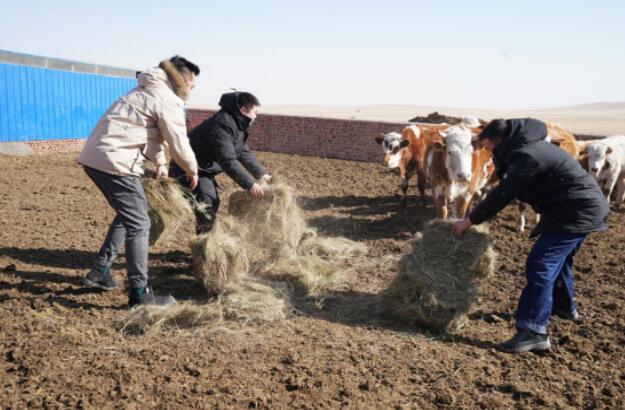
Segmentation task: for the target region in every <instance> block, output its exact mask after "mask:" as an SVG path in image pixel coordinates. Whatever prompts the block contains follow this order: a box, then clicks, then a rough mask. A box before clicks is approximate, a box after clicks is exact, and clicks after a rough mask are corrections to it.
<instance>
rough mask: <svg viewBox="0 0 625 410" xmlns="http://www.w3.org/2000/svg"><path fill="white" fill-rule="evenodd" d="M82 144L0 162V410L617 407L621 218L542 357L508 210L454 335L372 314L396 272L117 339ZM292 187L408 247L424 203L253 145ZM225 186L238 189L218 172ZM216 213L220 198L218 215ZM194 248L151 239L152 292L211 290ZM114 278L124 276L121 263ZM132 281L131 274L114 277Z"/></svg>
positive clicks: (623, 328) (586, 262)
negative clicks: (284, 305)
mask: <svg viewBox="0 0 625 410" xmlns="http://www.w3.org/2000/svg"><path fill="white" fill-rule="evenodd" d="M74 158H75V154H55V155H46V156H38V157H28V158H10V157H1V156H0V170H1V172H0V329H2V330H1V333H0V406H2V408H6V409H9V408H13V409H21V408H29V407H30V408H145V407H148V408H154V407H155V408H337V407H346V408H355V409H361V408H419V409H427V408H445V407H448V408H471V409H473V408H510V407H514V408H537V407H548V408H567V407H575V408H616V407H621V406H623V403H622V398H623V388H624V385H625V356H624V353H625V352H624V350H625V349H624V347H623V346H624V344H625V320H624V319H625V318H624V314H623V308H624V306H625V301H624V299H625V293H624V292H623V289H625V275H624V274H625V272H624V271H625V264H624V255H625V253H624V251H625V231H624V230H623V228H622V226H623V224H624V222H625V216H624V215H623V212H622V211H621V210H618V209H615V210H614V212H613V213H612V214H611V216H610V220H609V222H610V230H609V231H608V232H606V233H600V234H595V235H592V236H591V237H590V238H589V239H588V240H587V242H586V243H585V245H584V246H583V247H582V249H581V251H580V252H579V254H578V256H577V258H576V271H577V273H576V281H577V282H576V284H577V300H578V304H579V308H580V311H581V313H582V314H583V316H584V322H583V323H581V324H579V325H576V324H573V323H571V322H567V321H563V320H561V319H558V318H554V319H553V320H552V322H551V325H550V331H551V340H552V343H553V348H552V350H551V351H550V352H549V353H544V354H534V353H528V354H523V355H509V354H505V353H501V352H498V351H497V350H496V349H495V345H496V344H497V343H499V342H501V341H503V340H505V339H507V338H508V337H510V336H511V334H512V332H513V318H512V316H513V312H514V309H515V305H516V301H517V297H518V295H519V294H520V291H521V289H522V286H523V283H524V279H523V276H522V272H523V263H524V260H525V255H526V253H527V252H528V250H529V248H530V246H531V240H530V239H529V238H528V235H527V233H526V234H524V235H520V234H517V233H516V232H515V231H514V227H515V222H514V219H515V215H516V214H515V211H514V209H508V210H506V211H505V212H504V213H503V215H502V216H501V217H499V218H498V219H497V220H495V221H494V222H493V223H492V224H491V228H492V232H493V235H494V237H495V242H496V248H497V251H498V252H499V254H500V258H499V261H498V264H497V272H496V274H495V276H494V277H492V278H490V279H488V280H487V282H486V283H485V285H484V286H483V287H482V289H481V291H480V300H479V302H478V304H477V306H476V307H475V310H474V311H473V312H472V313H471V316H470V317H471V320H470V322H469V323H468V325H467V326H466V327H465V329H463V330H462V331H461V332H460V333H458V334H456V335H453V336H437V335H432V334H430V333H428V332H427V331H426V330H424V329H419V328H416V327H412V328H405V327H404V328H400V327H397V326H394V325H393V324H392V323H389V322H385V321H382V320H380V319H379V318H378V315H377V314H376V303H377V299H376V293H377V292H378V291H379V290H380V289H383V288H384V287H385V286H386V285H387V284H388V283H389V282H390V280H391V278H392V277H393V276H394V274H395V273H394V272H393V270H392V269H382V268H367V269H365V270H359V271H358V272H357V274H356V277H355V278H354V279H353V281H352V282H351V284H350V285H349V286H347V287H346V288H345V289H343V290H340V291H334V292H330V293H328V294H325V295H322V297H321V298H319V299H318V300H316V303H306V304H302V305H301V306H300V307H299V309H298V310H299V311H298V312H297V313H295V314H294V316H293V317H292V318H290V319H289V320H288V321H287V322H286V323H280V324H275V325H266V326H256V327H245V328H243V329H242V330H240V331H234V332H233V331H222V332H217V333H211V334H199V335H188V334H187V335H185V334H179V333H167V334H161V335H156V336H136V335H135V336H124V335H122V334H120V332H119V331H118V330H116V328H115V326H114V323H115V321H116V320H118V319H120V318H122V317H123V316H124V315H125V310H124V307H123V305H124V303H125V302H126V289H125V287H122V289H118V290H116V291H113V292H109V293H100V292H93V291H91V290H88V289H84V288H83V287H82V286H81V285H80V276H81V275H82V274H84V272H85V271H86V270H87V269H89V268H90V267H91V264H92V263H93V260H94V257H95V252H96V251H97V249H98V247H99V245H100V243H101V240H102V239H103V237H104V235H105V231H106V228H107V226H108V224H109V222H110V221H111V219H112V212H111V210H110V209H109V208H108V206H107V204H106V203H105V201H104V199H103V197H102V196H101V195H100V193H99V192H98V191H97V190H96V188H95V186H94V185H93V184H92V183H91V182H90V181H89V180H88V179H87V178H86V176H85V175H84V173H83V171H82V169H81V168H80V167H79V166H78V165H76V164H75V163H74ZM260 159H261V160H262V161H263V162H264V163H265V164H266V165H267V166H268V168H269V169H270V170H271V171H272V172H273V173H274V174H278V175H282V176H283V177H285V178H287V179H288V180H289V181H291V182H292V184H294V185H295V186H296V187H297V188H298V189H299V190H300V192H301V195H302V197H301V204H302V206H303V208H304V209H305V213H306V216H307V218H308V219H309V222H310V224H311V225H313V226H315V227H317V228H318V229H319V230H320V231H321V232H322V233H324V234H327V235H342V236H345V237H348V238H351V239H354V240H358V241H363V242H365V243H366V244H367V245H368V246H369V248H370V251H369V253H370V256H380V255H385V254H400V253H401V252H402V249H405V247H406V244H407V242H408V240H409V239H410V238H411V237H412V235H413V233H414V232H415V231H417V230H418V229H419V228H420V227H421V226H422V224H423V222H424V221H427V220H429V219H431V218H432V217H433V216H434V209H433V207H432V205H431V202H430V201H428V205H426V206H422V205H420V204H419V202H418V201H417V199H416V198H414V197H413V198H411V201H409V202H410V204H409V206H408V208H407V209H405V210H399V209H398V206H397V203H398V197H397V194H398V191H399V181H398V179H397V177H395V176H393V175H390V174H388V173H385V172H383V171H382V170H381V167H380V166H379V165H377V164H367V163H357V162H349V161H339V160H327V159H323V160H322V159H316V158H305V157H298V156H289V155H278V154H263V153H261V154H260ZM222 181H224V185H225V186H226V188H231V187H232V184H230V183H229V182H226V181H225V180H224V179H222ZM222 210H225V208H224V209H222ZM189 264H190V256H189V252H188V247H187V246H186V243H183V242H181V243H179V244H173V245H171V246H168V247H163V248H154V249H152V250H151V259H150V275H151V281H152V284H153V285H154V287H155V288H156V289H157V290H160V291H161V292H169V293H171V294H173V295H174V296H175V297H176V298H178V299H180V300H198V301H201V300H205V299H206V297H207V295H206V294H205V293H204V292H203V291H202V290H201V288H200V286H199V285H198V284H197V283H196V282H195V281H194V280H193V278H192V277H191V276H190V275H189V274H188V272H189ZM113 273H114V276H115V277H116V279H118V280H119V281H120V282H121V283H125V269H124V260H123V258H120V260H119V261H118V263H116V265H115V266H114V272H113ZM124 286H125V285H124Z"/></svg>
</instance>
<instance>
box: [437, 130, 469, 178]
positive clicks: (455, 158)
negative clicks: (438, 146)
mask: <svg viewBox="0 0 625 410" xmlns="http://www.w3.org/2000/svg"><path fill="white" fill-rule="evenodd" d="M440 134H441V137H443V139H444V140H445V147H446V152H447V154H446V156H445V165H446V166H447V172H448V173H449V177H450V178H451V180H452V181H460V182H468V181H470V180H471V176H472V175H471V163H472V158H473V145H472V144H471V139H472V136H473V134H472V133H471V130H470V129H467V128H466V127H462V126H455V125H454V126H452V127H449V128H447V129H446V130H445V131H440Z"/></svg>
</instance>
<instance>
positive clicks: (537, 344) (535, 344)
mask: <svg viewBox="0 0 625 410" xmlns="http://www.w3.org/2000/svg"><path fill="white" fill-rule="evenodd" d="M550 347H551V343H549V337H548V336H547V335H543V334H540V333H536V332H532V331H531V330H529V329H518V330H517V332H516V334H515V335H514V336H513V337H512V339H510V340H508V341H506V342H504V343H502V344H500V345H499V349H500V350H502V351H504V352H509V353H520V352H529V351H530V350H549V348H550Z"/></svg>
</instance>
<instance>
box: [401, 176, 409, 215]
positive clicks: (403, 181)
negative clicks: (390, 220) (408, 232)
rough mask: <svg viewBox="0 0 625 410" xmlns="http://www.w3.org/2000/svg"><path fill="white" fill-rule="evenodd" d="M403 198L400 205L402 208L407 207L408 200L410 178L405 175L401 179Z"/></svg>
mask: <svg viewBox="0 0 625 410" xmlns="http://www.w3.org/2000/svg"><path fill="white" fill-rule="evenodd" d="M401 193H402V195H401V200H400V202H399V206H400V207H401V208H405V207H406V204H407V201H408V198H407V197H408V178H407V177H406V176H404V177H403V178H402V179H401Z"/></svg>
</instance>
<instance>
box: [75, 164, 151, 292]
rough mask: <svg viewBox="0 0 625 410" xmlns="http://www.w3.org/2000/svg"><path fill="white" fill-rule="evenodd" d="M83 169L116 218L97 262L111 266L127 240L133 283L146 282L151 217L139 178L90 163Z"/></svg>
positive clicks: (127, 257)
mask: <svg viewBox="0 0 625 410" xmlns="http://www.w3.org/2000/svg"><path fill="white" fill-rule="evenodd" d="M84 169H85V172H86V173H87V175H88V176H89V178H91V180H92V181H93V182H94V183H95V184H96V186H97V187H98V188H99V189H100V191H102V193H103V194H104V197H105V198H106V200H107V201H108V203H109V205H111V207H112V208H113V209H114V210H115V219H113V222H112V223H111V226H110V227H109V230H108V233H107V234H106V238H105V239H104V243H103V244H102V247H101V248H100V252H98V257H97V259H96V265H98V266H103V267H106V268H108V269H110V267H111V265H112V264H113V261H115V258H116V257H117V255H119V252H120V249H121V247H122V244H125V245H126V269H127V271H128V282H129V284H130V287H131V288H141V287H144V286H147V283H148V245H149V238H150V218H149V217H148V202H147V200H146V198H145V193H144V192H143V186H142V185H141V180H140V178H139V177H136V176H118V175H111V174H108V173H106V172H101V171H98V170H95V169H93V168H89V167H84Z"/></svg>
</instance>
